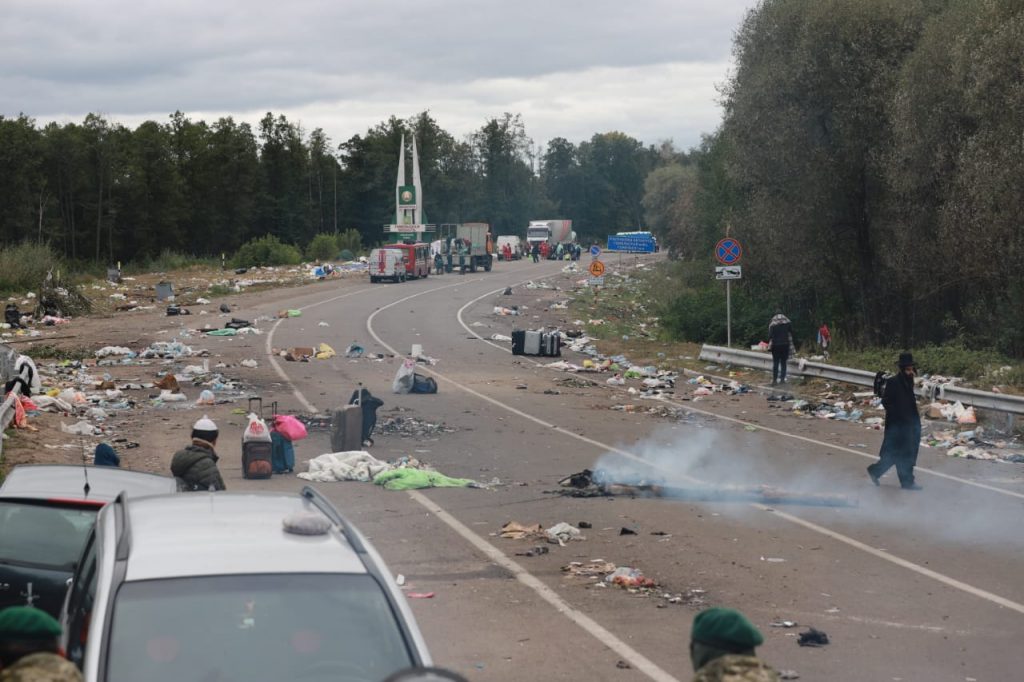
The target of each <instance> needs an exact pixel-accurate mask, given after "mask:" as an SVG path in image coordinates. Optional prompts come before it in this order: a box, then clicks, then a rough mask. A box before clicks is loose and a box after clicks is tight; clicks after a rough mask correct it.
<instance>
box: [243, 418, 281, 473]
mask: <svg viewBox="0 0 1024 682" xmlns="http://www.w3.org/2000/svg"><path fill="white" fill-rule="evenodd" d="M254 404H255V405H256V409H253V405H254ZM276 405H277V403H274V406H276ZM249 415H250V418H253V417H255V418H256V419H255V421H250V423H249V426H247V427H246V431H245V433H243V435H242V477H243V478H248V479H260V478H270V476H271V474H273V473H274V467H273V457H274V445H273V443H272V442H271V436H270V430H269V429H268V428H267V424H266V422H264V421H263V399H262V398H249ZM250 431H252V433H250Z"/></svg>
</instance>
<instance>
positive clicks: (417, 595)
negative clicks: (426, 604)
mask: <svg viewBox="0 0 1024 682" xmlns="http://www.w3.org/2000/svg"><path fill="white" fill-rule="evenodd" d="M405 596H406V597H408V598H409V599H433V598H434V593H433V592H406V593H405Z"/></svg>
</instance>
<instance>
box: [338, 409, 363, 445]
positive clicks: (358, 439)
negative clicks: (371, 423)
mask: <svg viewBox="0 0 1024 682" xmlns="http://www.w3.org/2000/svg"><path fill="white" fill-rule="evenodd" d="M362 435H363V406H362V405H344V406H342V407H339V408H338V409H336V410H335V411H334V414H333V416H332V419H331V451H333V452H349V451H352V450H362V449H363V439H362Z"/></svg>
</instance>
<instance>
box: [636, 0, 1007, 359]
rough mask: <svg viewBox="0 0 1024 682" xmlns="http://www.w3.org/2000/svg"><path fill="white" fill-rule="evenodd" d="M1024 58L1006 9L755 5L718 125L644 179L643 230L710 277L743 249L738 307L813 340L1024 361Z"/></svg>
mask: <svg viewBox="0 0 1024 682" xmlns="http://www.w3.org/2000/svg"><path fill="white" fill-rule="evenodd" d="M1022 45H1024V7H1022V6H1021V4H1020V3H1019V2H1015V1H1014V0H859V1H858V2H844V1H842V0H764V1H763V2H761V3H760V4H759V5H758V6H757V7H756V8H754V9H753V10H751V11H750V12H749V13H748V15H747V17H746V19H745V20H744V22H743V23H742V25H741V27H740V28H739V30H738V32H737V35H736V39H735V48H734V49H735V57H736V68H735V72H734V74H733V75H732V77H731V79H730V81H729V83H728V84H727V87H726V88H725V91H724V104H725V117H724V120H723V123H722V125H721V127H720V128H719V129H718V130H717V131H716V132H715V133H714V134H712V135H708V136H707V137H706V138H705V140H704V142H703V144H702V145H701V147H700V148H699V149H696V150H694V151H693V153H692V154H690V155H688V157H687V158H686V159H685V163H681V164H676V165H669V166H665V167H662V168H659V169H657V170H656V171H655V172H653V173H652V174H651V175H650V176H649V177H648V178H647V181H646V182H647V194H646V196H645V199H644V205H645V207H646V208H647V215H648V219H649V221H650V224H651V225H652V226H653V227H654V228H655V229H656V230H658V231H659V232H660V233H661V234H662V235H663V237H664V240H665V242H666V244H667V245H668V246H669V248H670V249H671V250H672V253H673V254H674V255H676V256H678V257H679V258H681V259H684V260H693V261H696V262H701V263H706V264H707V265H708V270H709V271H710V265H711V259H710V254H711V250H712V248H713V245H714V243H715V241H716V240H717V239H719V238H721V237H722V236H724V235H725V234H726V232H727V231H729V233H730V234H731V235H733V236H735V237H738V238H739V239H741V241H742V242H743V244H744V245H745V247H746V253H745V258H744V262H743V265H744V277H745V279H744V280H743V282H742V283H741V284H740V285H739V291H740V295H741V303H742V301H743V298H742V297H746V298H747V299H751V300H755V301H756V302H757V303H758V304H759V305H760V307H761V308H762V309H763V310H764V311H765V312H769V313H770V312H771V311H770V310H769V309H770V308H781V309H783V310H785V311H787V312H788V313H789V315H790V316H791V317H793V318H794V320H796V321H798V322H799V324H800V325H802V329H803V330H804V336H805V338H806V337H810V336H811V334H812V333H813V332H812V331H811V330H813V328H814V326H815V325H816V324H817V323H818V322H820V321H822V320H826V321H829V322H830V323H832V324H833V326H834V327H838V328H839V329H840V331H841V333H842V334H843V336H844V337H845V338H847V339H851V340H854V341H855V342H859V343H871V344H878V343H882V344H891V345H904V346H912V345H920V344H923V343H941V342H962V343H969V344H972V345H981V346H986V347H993V348H998V349H999V350H1002V351H1004V352H1008V353H1011V354H1014V355H1016V356H1021V355H1024V307H1022V305H1021V303H1022V301H1024V275H1022V274H1021V273H1022V272H1024V229H1022V225H1021V216H1022V215H1024V49H1022V47H1021V46H1022ZM708 277H710V275H708ZM734 291H736V289H734Z"/></svg>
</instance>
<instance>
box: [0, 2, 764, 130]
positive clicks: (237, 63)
mask: <svg viewBox="0 0 1024 682" xmlns="http://www.w3.org/2000/svg"><path fill="white" fill-rule="evenodd" d="M755 4H756V2H755V0H674V1H673V0H629V1H624V0H587V1H586V2H577V1H572V2H566V1H560V0H504V1H499V0H425V1H424V0H421V1H419V2H411V1H401V0H281V1H280V2H273V3H272V2H265V1H263V0H202V1H200V0H134V1H131V2H122V1H121V0H89V1H85V0H0V114H2V115H5V116H15V115H17V114H18V113H25V114H28V115H29V116H32V117H33V118H35V119H36V122H37V123H38V124H39V125H43V124H45V123H48V122H50V121H58V122H66V121H73V122H81V120H82V119H83V118H84V116H85V114H87V113H89V112H94V113H100V114H103V115H104V116H106V117H107V118H108V119H109V120H111V121H113V122H117V123H122V124H124V125H127V126H129V127H133V128H134V127H135V126H136V125H138V124H139V123H140V122H142V121H144V120H147V119H152V120H156V121H160V122H166V121H167V120H168V119H167V117H168V115H169V114H170V113H172V112H174V111H175V110H181V111H183V112H185V113H186V114H187V115H188V116H189V117H191V118H193V119H196V120H198V119H203V120H206V121H210V122H212V121H214V120H216V119H217V118H219V117H221V116H228V115H230V116H233V117H234V118H235V119H236V120H243V121H249V122H251V123H255V122H256V121H258V120H259V119H260V118H261V117H262V116H263V114H264V113H266V112H267V111H273V112H274V113H275V114H284V115H285V116H286V117H287V118H288V119H289V120H290V121H292V122H298V123H301V125H302V126H303V128H304V129H305V130H306V131H307V132H308V131H309V130H312V129H313V128H317V127H320V128H323V129H324V131H325V132H326V134H327V135H328V136H329V137H330V138H331V139H332V140H333V141H334V143H335V144H337V143H338V142H341V141H343V140H346V139H348V138H349V137H351V136H352V135H355V134H361V133H364V132H365V131H366V129H367V128H369V127H371V126H373V125H375V124H377V123H379V122H380V121H383V120H385V119H387V118H388V117H389V116H391V115H392V114H393V115H396V116H398V117H400V118H406V117H409V116H412V115H414V114H417V113H419V112H421V111H423V110H427V109H429V110H430V112H431V114H432V115H433V116H434V118H435V119H436V120H437V122H438V123H439V124H440V125H441V126H442V127H443V128H445V129H446V130H448V131H449V132H451V133H452V134H454V135H455V136H456V137H459V138H462V137H463V136H465V135H467V134H469V133H471V132H472V131H473V130H475V129H477V128H479V127H481V126H482V125H483V124H484V123H485V122H486V121H487V119H489V118H491V117H495V116H500V115H501V114H502V113H503V112H506V111H508V112H513V113H520V114H522V116H523V120H524V122H525V124H526V130H527V133H528V134H529V135H530V136H531V137H532V138H533V139H534V141H535V142H536V143H538V144H541V143H544V142H546V141H547V140H549V139H551V138H553V137H565V138H568V139H569V140H571V141H573V142H579V141H581V140H584V139H588V138H589V137H590V136H591V135H593V134H594V133H596V132H607V131H610V130H619V131H622V132H625V133H627V134H629V135H632V136H634V137H636V138H639V139H640V140H642V141H644V142H646V143H657V142H659V141H661V140H664V139H668V138H672V139H673V140H674V141H675V143H676V146H677V147H679V148H682V149H686V148H689V147H691V146H694V145H696V144H698V143H699V141H700V135H701V134H702V133H707V132H711V131H713V130H714V129H715V128H716V127H717V126H718V123H719V121H720V119H721V109H720V107H719V105H718V100H719V95H718V92H717V90H716V87H717V86H720V85H721V84H722V83H724V82H725V80H726V77H727V75H728V72H729V69H730V60H731V51H732V36H733V32H734V31H735V29H736V28H737V26H738V25H739V22H740V21H741V20H742V18H743V16H744V13H745V12H746V10H747V9H749V8H750V7H753V6H754V5H755Z"/></svg>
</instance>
